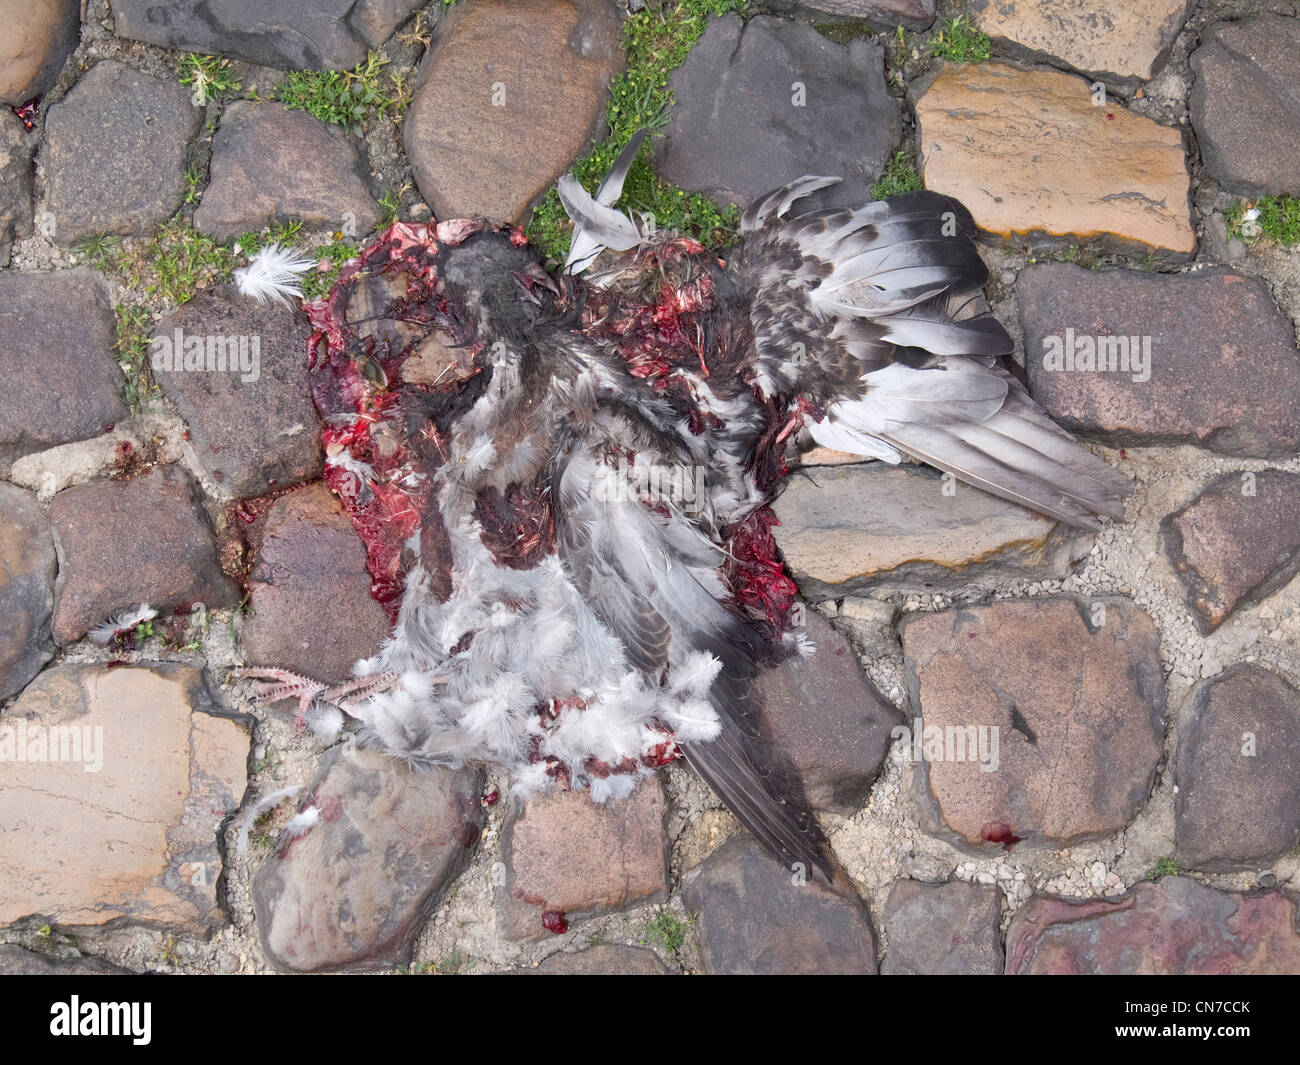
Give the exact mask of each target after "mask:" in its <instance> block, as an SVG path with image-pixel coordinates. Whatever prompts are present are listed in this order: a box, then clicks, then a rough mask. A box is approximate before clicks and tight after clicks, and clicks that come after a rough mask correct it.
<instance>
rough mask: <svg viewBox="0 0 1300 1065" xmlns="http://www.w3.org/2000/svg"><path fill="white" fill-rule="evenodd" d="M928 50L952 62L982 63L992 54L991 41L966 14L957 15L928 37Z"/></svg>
mask: <svg viewBox="0 0 1300 1065" xmlns="http://www.w3.org/2000/svg"><path fill="white" fill-rule="evenodd" d="M930 51H931V52H933V53H934V54H935V55H937V56H938V57H939V58H940V59H948V60H951V61H952V62H954V63H983V62H984V61H985V60H986V59H988V58H989V56H991V55H992V54H993V42H992V41H990V40H989V36H988V34H987V33H981V32H980V31H979V30H977V29H976V28H975V27H974V26H972V25H971V23H970V19H969V18H968V17H967V16H965V15H958V16H957V17H956V18H954V19H952V20H951V21H950V22H948V23H947V24H946V25H945V26H943V27H942V28H941V29H940V30H939V32H938V33H936V34H935V35H934V36H933V37H932V38H931V39H930Z"/></svg>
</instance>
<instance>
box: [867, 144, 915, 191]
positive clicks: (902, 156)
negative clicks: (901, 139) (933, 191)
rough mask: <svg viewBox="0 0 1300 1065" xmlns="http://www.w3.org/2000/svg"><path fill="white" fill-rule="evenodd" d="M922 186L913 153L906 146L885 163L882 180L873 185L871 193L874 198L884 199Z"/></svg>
mask: <svg viewBox="0 0 1300 1065" xmlns="http://www.w3.org/2000/svg"><path fill="white" fill-rule="evenodd" d="M921 187H922V185H921V175H920V174H918V173H917V172H916V166H915V164H913V162H912V156H911V153H909V152H908V150H907V149H906V148H899V149H898V151H896V152H895V153H894V157H893V158H892V159H890V160H889V162H888V163H887V164H886V165H885V172H884V173H883V174H881V175H880V180H879V181H877V182H876V183H875V184H874V185H872V186H871V195H872V198H873V199H877V200H883V199H885V197H887V196H897V195H898V194H899V193H901V192H915V191H916V190H917V189H919V188H921Z"/></svg>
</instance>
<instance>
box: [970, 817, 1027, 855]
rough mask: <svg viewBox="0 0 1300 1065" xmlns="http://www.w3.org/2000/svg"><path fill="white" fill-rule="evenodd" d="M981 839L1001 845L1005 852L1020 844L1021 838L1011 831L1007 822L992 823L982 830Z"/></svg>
mask: <svg viewBox="0 0 1300 1065" xmlns="http://www.w3.org/2000/svg"><path fill="white" fill-rule="evenodd" d="M980 839H982V840H985V841H986V842H988V843H1001V844H1002V848H1003V850H1010V849H1011V848H1012V847H1014V846H1015V845H1016V844H1017V843H1019V842H1020V840H1021V837H1020V836H1017V835H1016V834H1015V833H1014V832H1012V831H1011V826H1010V825H1008V824H1007V823H1006V822H1005V821H992V822H990V823H989V824H987V825H985V826H984V827H983V828H981V829H980Z"/></svg>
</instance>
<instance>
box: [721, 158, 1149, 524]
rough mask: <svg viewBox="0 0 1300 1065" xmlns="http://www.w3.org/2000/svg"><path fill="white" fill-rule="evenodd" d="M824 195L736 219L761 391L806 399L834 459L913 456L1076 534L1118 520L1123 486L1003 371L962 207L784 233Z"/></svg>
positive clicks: (886, 204)
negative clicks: (798, 207) (801, 206)
mask: <svg viewBox="0 0 1300 1065" xmlns="http://www.w3.org/2000/svg"><path fill="white" fill-rule="evenodd" d="M828 181H829V179H827V178H818V177H806V178H801V179H800V180H799V181H796V182H794V183H792V184H791V185H788V186H786V187H785V188H784V189H778V190H777V191H775V192H773V193H771V194H769V195H768V196H766V197H764V198H762V199H760V200H758V201H757V202H755V203H754V204H753V205H752V206H751V207H750V208H749V210H748V211H746V213H745V215H744V217H743V218H742V221H741V230H742V232H743V233H744V234H745V239H744V242H743V243H742V245H741V248H740V250H739V252H738V253H737V254H736V256H735V257H734V258H733V260H732V269H733V270H734V271H735V274H736V276H737V278H738V281H739V283H740V284H741V286H742V288H744V289H745V290H747V291H748V292H749V293H750V296H751V301H750V317H751V322H752V325H753V328H754V333H755V351H754V356H753V360H754V361H753V364H752V367H751V369H752V371H753V373H754V382H755V384H756V385H757V386H758V387H759V388H760V389H761V390H762V391H763V392H764V393H766V394H767V395H769V396H774V395H780V396H784V397H786V398H787V399H791V400H792V399H794V398H795V397H803V398H804V399H806V400H807V401H808V402H809V403H810V404H811V406H812V409H813V413H812V414H810V415H809V416H808V418H807V420H806V425H807V427H808V429H809V431H810V433H811V434H812V436H813V438H814V439H815V440H817V442H818V443H820V444H823V445H824V446H827V447H833V448H836V449H839V450H842V451H849V452H853V453H855V454H861V455H870V456H872V457H875V458H880V459H884V460H886V461H889V462H897V461H898V459H899V457H900V456H899V453H900V452H903V453H906V454H908V455H911V456H913V457H914V458H918V459H921V460H922V461H924V462H928V463H930V464H931V465H933V466H937V467H938V468H940V469H942V470H946V471H948V472H950V473H953V474H954V475H956V476H957V477H960V478H961V479H962V480H965V481H968V482H970V483H971V484H974V485H977V486H978V487H980V488H983V489H984V490H986V491H988V492H992V493H993V494H995V495H999V496H1002V497H1004V498H1007V499H1011V500H1014V501H1015V502H1017V503H1021V504H1023V505H1024V506H1027V507H1030V508H1032V509H1034V510H1038V511H1041V512H1043V513H1045V514H1050V515H1052V516H1053V517H1056V518H1059V519H1060V520H1062V521H1065V522H1069V523H1071V524H1075V525H1083V526H1089V527H1093V528H1095V527H1096V526H1097V522H1096V520H1095V519H1094V518H1093V515H1094V514H1105V515H1109V516H1111V517H1117V518H1122V517H1123V515H1124V508H1123V505H1122V503H1121V501H1120V500H1121V498H1122V496H1124V495H1126V494H1127V493H1128V492H1129V491H1130V490H1131V489H1130V486H1129V483H1128V481H1127V479H1126V478H1125V477H1123V476H1122V475H1121V474H1119V473H1117V472H1116V471H1115V470H1113V469H1112V468H1111V467H1110V466H1108V465H1107V464H1106V463H1105V462H1103V461H1101V460H1100V459H1098V458H1097V457H1096V456H1094V455H1092V454H1090V453H1089V452H1087V451H1085V450H1083V449H1082V448H1081V447H1079V446H1078V445H1077V444H1076V443H1075V442H1074V440H1073V438H1072V437H1071V436H1070V435H1069V434H1068V433H1066V432H1065V431H1064V430H1063V429H1060V428H1059V427H1058V426H1056V425H1055V424H1053V423H1052V421H1051V420H1050V419H1049V418H1048V417H1047V415H1046V414H1044V413H1043V411H1042V410H1041V409H1039V408H1038V406H1037V405H1036V404H1035V403H1034V402H1033V400H1032V399H1031V398H1030V396H1029V394H1028V392H1026V391H1025V389H1024V387H1023V386H1022V385H1021V384H1020V383H1019V381H1017V380H1016V379H1015V378H1014V377H1012V376H1011V374H1010V373H1008V372H1007V371H1006V370H1005V369H1004V368H1003V367H1002V366H1001V365H1000V357H1001V356H1004V355H1008V354H1010V353H1011V351H1012V349H1013V344H1012V341H1011V338H1010V337H1009V336H1008V335H1007V332H1006V330H1005V329H1003V327H1002V326H1001V324H1000V323H999V322H998V321H997V319H996V318H994V317H993V315H992V314H991V313H990V312H989V310H988V307H987V305H986V303H985V301H984V298H983V295H982V289H983V286H984V283H985V282H986V281H987V280H988V270H987V268H986V267H985V265H984V262H983V260H982V259H981V258H980V256H979V252H978V251H977V249H976V247H975V242H974V240H973V236H974V233H975V224H974V221H973V220H972V219H971V216H970V213H969V212H968V211H967V210H966V209H965V207H963V206H962V205H961V204H960V203H958V202H957V201H956V200H954V199H951V198H950V197H947V196H941V195H939V194H937V193H934V192H928V191H921V192H911V193H905V194H904V195H901V196H895V197H892V198H890V199H889V200H883V201H878V202H875V203H870V204H867V205H865V206H863V207H859V208H856V209H850V208H838V209H832V210H825V211H815V212H811V213H808V214H804V215H800V216H797V217H793V218H788V219H787V218H786V215H787V213H788V212H789V210H790V208H791V206H792V205H793V204H794V203H795V201H797V200H798V199H800V198H801V197H803V196H806V195H807V194H808V193H810V192H813V191H815V190H816V189H819V188H822V187H824V185H825V184H826V183H827V182H828Z"/></svg>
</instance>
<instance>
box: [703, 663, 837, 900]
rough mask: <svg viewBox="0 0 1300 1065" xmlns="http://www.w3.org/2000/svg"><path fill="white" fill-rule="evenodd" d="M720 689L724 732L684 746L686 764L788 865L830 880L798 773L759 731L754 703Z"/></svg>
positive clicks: (831, 869) (824, 847) (826, 848)
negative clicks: (728, 694) (799, 867)
mask: <svg viewBox="0 0 1300 1065" xmlns="http://www.w3.org/2000/svg"><path fill="white" fill-rule="evenodd" d="M745 687H746V688H748V685H745ZM724 692H725V687H720V688H715V690H714V693H713V694H714V698H713V704H714V707H715V708H716V709H717V711H718V717H719V718H720V719H721V721H722V732H721V733H720V734H719V735H718V737H717V738H716V739H712V740H710V741H708V742H707V743H699V744H687V745H685V746H684V747H683V753H684V754H685V755H686V761H687V763H688V764H689V765H690V766H691V768H692V769H694V770H695V771H696V772H697V773H699V774H700V776H701V777H702V778H703V779H704V782H705V783H706V784H708V785H709V787H711V788H712V789H713V790H714V791H715V792H716V793H717V795H718V797H719V798H720V799H721V800H722V801H723V802H724V803H725V804H726V806H727V808H728V809H729V810H730V811H731V812H732V813H733V814H735V815H736V818H737V819H738V820H739V821H740V823H741V824H742V825H744V826H745V827H746V828H747V829H749V831H750V832H752V833H753V834H754V836H755V838H757V839H758V840H759V841H760V842H761V843H762V844H763V845H764V846H765V847H766V848H767V849H768V850H769V851H770V852H771V853H772V854H773V855H774V856H775V857H777V858H778V859H779V860H780V861H781V863H782V864H783V865H784V866H785V867H786V868H787V869H792V870H793V869H795V868H796V867H797V866H801V867H802V868H803V870H804V872H806V873H808V874H811V873H812V872H813V870H814V869H816V870H819V871H820V872H821V873H822V874H823V875H824V876H825V877H826V880H827V881H828V882H831V881H833V880H834V879H835V864H834V861H833V859H832V858H831V856H830V845H829V844H828V842H827V840H826V837H825V835H824V834H823V833H822V830H821V828H820V827H819V826H818V824H817V820H816V819H815V818H814V817H813V815H812V811H811V809H810V808H809V806H808V803H807V801H806V799H805V797H804V792H803V786H802V784H801V783H800V780H799V775H798V773H797V772H796V771H795V770H794V768H793V766H791V765H790V764H789V762H788V760H787V759H785V758H784V757H783V756H782V755H781V754H780V753H779V752H778V751H777V750H776V748H775V747H774V746H773V745H772V744H771V743H770V742H769V741H768V740H767V739H766V737H765V736H764V735H763V733H762V729H761V727H760V726H759V724H758V711H757V709H755V708H754V707H753V704H752V701H751V700H746V701H741V702H738V701H736V700H734V699H732V698H728V697H727V696H726V695H725V694H724ZM747 703H748V705H747Z"/></svg>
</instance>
